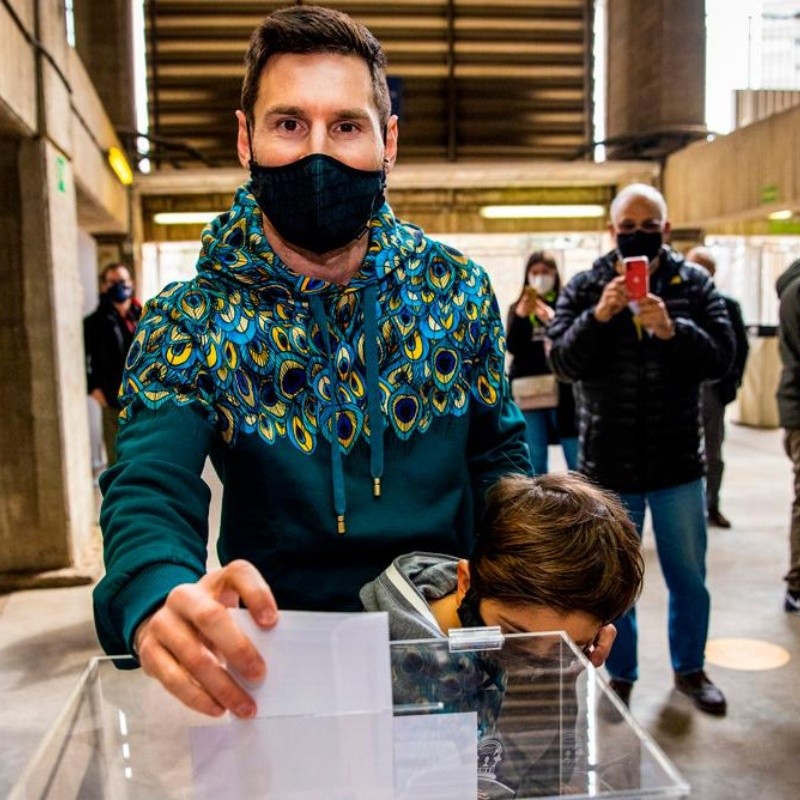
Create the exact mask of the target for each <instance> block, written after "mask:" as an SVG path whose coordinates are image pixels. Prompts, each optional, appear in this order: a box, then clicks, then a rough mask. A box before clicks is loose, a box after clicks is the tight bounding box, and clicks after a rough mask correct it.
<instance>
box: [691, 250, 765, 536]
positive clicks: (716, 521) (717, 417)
mask: <svg viewBox="0 0 800 800" xmlns="http://www.w3.org/2000/svg"><path fill="white" fill-rule="evenodd" d="M686 260H687V261H691V262H692V263H694V264H699V265H700V266H701V267H703V268H704V269H705V270H706V272H708V274H709V275H710V276H711V279H712V280H713V279H714V275H716V273H717V262H716V259H715V258H714V255H713V253H712V252H711V250H709V249H708V248H707V247H694V248H692V249H691V250H690V251H689V252H688V253H687V254H686ZM720 297H721V298H722V300H723V301H724V303H725V309H726V310H727V312H728V317H729V318H730V321H731V326H732V327H733V335H734V338H735V339H736V352H735V353H734V357H733V365H732V366H731V369H730V371H729V372H728V374H727V375H725V376H724V377H723V378H720V379H719V380H718V381H706V382H705V383H704V384H703V386H702V387H701V390H700V408H701V410H702V415H703V437H704V441H705V450H706V509H707V513H708V524H709V525H713V526H714V527H717V528H730V527H731V523H730V520H729V519H728V518H727V517H726V516H725V515H724V514H723V513H722V512H721V511H720V510H719V491H720V487H721V486H722V473H723V471H724V470H725V462H724V461H723V460H722V442H723V440H724V439H725V406H727V405H728V404H729V403H732V402H733V401H734V400H735V399H736V392H737V390H738V389H739V387H740V386H741V385H742V377H743V376H744V367H745V364H746V363H747V354H748V353H749V352H750V343H749V342H748V341H747V328H745V325H744V320H743V319H742V308H741V306H740V305H739V303H737V302H736V300H734V299H733V298H732V297H728V295H726V294H723V293H722V292H720Z"/></svg>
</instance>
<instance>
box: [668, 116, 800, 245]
mask: <svg viewBox="0 0 800 800" xmlns="http://www.w3.org/2000/svg"><path fill="white" fill-rule="evenodd" d="M798 154H800V107H798V108H794V109H791V110H789V111H785V112H783V113H781V114H776V115H775V116H773V117H770V118H769V119H766V120H762V121H761V122H757V123H755V124H753V125H750V126H748V127H746V128H741V129H739V130H737V131H734V132H733V133H731V134H729V135H728V136H722V137H719V138H717V139H715V140H714V141H711V142H698V143H696V144H693V145H691V146H690V147H687V148H686V149H685V150H682V151H680V152H678V153H675V154H673V155H671V156H670V157H669V159H668V160H667V164H666V168H665V171H664V190H665V195H666V198H667V202H668V203H669V208H670V216H671V217H672V221H673V223H674V224H677V225H687V226H701V227H704V228H705V229H706V231H707V232H717V233H734V232H736V233H767V232H770V230H769V225H768V223H767V215H768V214H769V213H771V212H773V211H779V210H783V209H786V208H791V209H794V210H795V212H800V159H798ZM743 223H748V224H743ZM731 225H733V227H730V226H731ZM748 225H752V226H754V227H748Z"/></svg>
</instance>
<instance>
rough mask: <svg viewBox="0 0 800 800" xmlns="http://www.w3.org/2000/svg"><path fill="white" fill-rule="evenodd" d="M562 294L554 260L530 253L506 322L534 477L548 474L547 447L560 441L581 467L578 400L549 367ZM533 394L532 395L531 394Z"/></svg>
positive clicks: (513, 385) (573, 462)
mask: <svg viewBox="0 0 800 800" xmlns="http://www.w3.org/2000/svg"><path fill="white" fill-rule="evenodd" d="M560 291H561V279H560V277H559V274H558V267H557V265H556V262H555V259H554V258H553V257H552V256H551V255H549V254H548V253H544V252H539V251H537V252H534V253H531V255H530V257H529V258H528V262H527V264H526V266H525V275H524V278H523V283H522V291H521V292H520V295H519V297H518V298H517V301H516V302H515V303H514V304H513V305H512V306H511V308H510V309H509V313H508V321H507V323H506V330H507V332H508V333H507V337H508V352H509V353H511V355H512V356H513V359H512V361H511V367H510V374H509V377H510V378H511V391H512V394H513V395H514V399H515V401H516V403H517V405H518V406H519V407H520V408H521V409H522V415H523V416H524V417H525V437H526V440H527V442H528V447H529V448H530V451H531V463H532V464H533V472H534V474H535V475H543V474H545V473H546V472H547V471H548V457H547V455H548V446H549V445H550V444H551V443H556V444H557V443H558V442H560V443H561V447H562V449H563V451H564V460H565V461H566V463H567V467H568V468H569V469H571V470H574V469H577V467H578V432H577V430H576V427H575V399H574V397H573V395H572V386H571V384H569V383H564V382H563V381H558V380H556V377H555V376H554V375H553V373H552V370H551V369H550V365H549V364H548V363H547V347H548V341H547V328H548V327H549V325H550V323H551V322H552V320H553V316H554V314H555V312H554V310H553V307H554V306H555V304H556V300H557V299H558V294H559V292H560ZM529 389H530V390H532V391H529Z"/></svg>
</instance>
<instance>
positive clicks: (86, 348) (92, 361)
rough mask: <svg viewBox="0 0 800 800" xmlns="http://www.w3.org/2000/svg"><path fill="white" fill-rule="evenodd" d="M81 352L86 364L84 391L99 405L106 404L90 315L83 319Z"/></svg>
mask: <svg viewBox="0 0 800 800" xmlns="http://www.w3.org/2000/svg"><path fill="white" fill-rule="evenodd" d="M83 353H84V358H85V364H86V391H87V393H88V394H89V396H90V397H92V398H93V399H94V400H95V401H96V402H97V403H98V404H99V405H101V406H107V405H108V401H107V400H106V396H105V394H104V393H103V389H102V384H101V382H100V376H99V374H98V370H99V368H100V361H101V358H100V353H99V352H98V337H97V332H96V331H95V325H94V321H93V317H91V316H89V317H86V319H84V320H83Z"/></svg>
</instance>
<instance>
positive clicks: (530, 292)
mask: <svg viewBox="0 0 800 800" xmlns="http://www.w3.org/2000/svg"><path fill="white" fill-rule="evenodd" d="M538 296H539V293H538V292H537V291H536V289H534V288H533V286H526V287H525V297H527V298H528V300H529V301H530V302H531V303H535V302H536V298H537V297H538Z"/></svg>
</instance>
